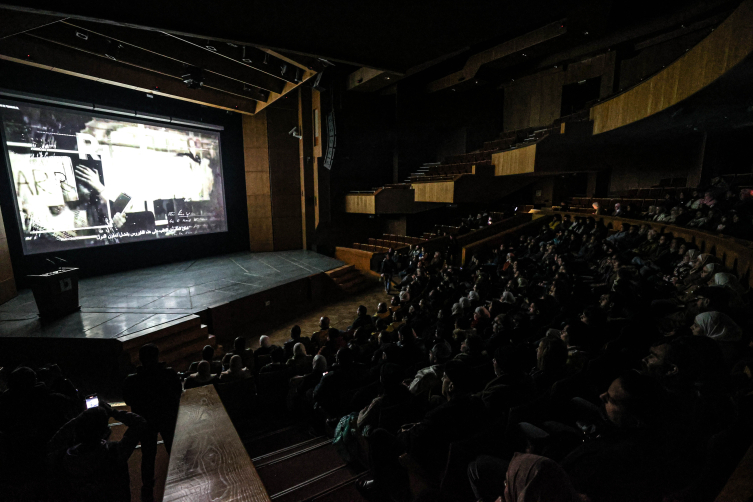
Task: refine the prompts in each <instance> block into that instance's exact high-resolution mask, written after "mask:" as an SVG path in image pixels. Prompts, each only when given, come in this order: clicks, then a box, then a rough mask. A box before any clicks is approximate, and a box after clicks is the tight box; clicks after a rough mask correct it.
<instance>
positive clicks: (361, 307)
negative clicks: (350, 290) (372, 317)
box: [356, 305, 366, 316]
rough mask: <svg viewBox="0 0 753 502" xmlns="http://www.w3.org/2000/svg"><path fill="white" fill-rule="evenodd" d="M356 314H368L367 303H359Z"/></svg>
mask: <svg viewBox="0 0 753 502" xmlns="http://www.w3.org/2000/svg"><path fill="white" fill-rule="evenodd" d="M356 315H358V316H362V315H366V306H365V305H359V306H358V309H356Z"/></svg>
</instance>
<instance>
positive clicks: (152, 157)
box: [0, 101, 227, 254]
mask: <svg viewBox="0 0 753 502" xmlns="http://www.w3.org/2000/svg"><path fill="white" fill-rule="evenodd" d="M0 118H2V127H3V133H4V135H3V140H4V143H5V150H6V152H7V155H8V157H7V159H8V163H9V168H10V174H11V178H12V180H13V187H14V190H15V197H16V205H17V210H18V217H19V223H20V227H21V231H22V234H23V235H22V238H23V246H24V253H26V254H34V253H46V252H52V251H58V250H63V249H72V248H81V247H89V246H101V245H111V244H120V243H126V242H134V241H142V240H149V239H160V238H165V237H178V236H185V235H194V234H203V233H211V232H224V231H227V223H226V219H225V203H224V190H223V183H222V165H221V162H220V135H219V133H218V132H213V131H204V130H188V129H186V130H183V129H176V128H172V127H162V126H160V125H153V124H144V123H139V122H133V121H125V120H117V119H112V118H100V117H97V116H93V115H92V114H88V113H86V112H72V111H67V110H60V109H57V108H52V107H47V106H43V105H36V104H34V105H29V104H23V103H13V102H5V101H3V102H0ZM133 120H137V119H133Z"/></svg>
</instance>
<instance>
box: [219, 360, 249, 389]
mask: <svg viewBox="0 0 753 502" xmlns="http://www.w3.org/2000/svg"><path fill="white" fill-rule="evenodd" d="M251 377H252V375H251V372H250V371H248V369H246V368H244V367H243V359H241V356H238V355H234V356H233V357H231V358H230V369H229V370H227V371H223V372H222V373H220V378H219V382H220V383H227V382H237V381H239V380H246V379H247V378H251Z"/></svg>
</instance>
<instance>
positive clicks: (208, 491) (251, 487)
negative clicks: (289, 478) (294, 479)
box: [163, 385, 271, 502]
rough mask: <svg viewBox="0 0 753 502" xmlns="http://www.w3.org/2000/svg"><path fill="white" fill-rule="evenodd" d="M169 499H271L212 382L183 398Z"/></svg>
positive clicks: (167, 491) (168, 485) (263, 501)
mask: <svg viewBox="0 0 753 502" xmlns="http://www.w3.org/2000/svg"><path fill="white" fill-rule="evenodd" d="M163 500H164V501H165V502H173V501H175V502H177V501H184V500H217V501H221V500H228V501H230V500H232V501H234V502H235V501H237V502H270V500H271V499H270V497H269V494H268V493H267V490H266V488H264V485H263V484H262V482H261V479H260V478H259V475H258V473H257V472H256V469H255V468H254V464H253V462H251V457H249V455H248V453H247V452H246V448H245V447H244V446H243V443H242V442H241V439H240V437H239V436H238V433H237V432H236V430H235V427H233V423H232V422H231V421H230V417H229V416H228V414H227V412H226V411H225V407H224V406H223V404H222V401H221V400H220V397H219V395H217V391H216V390H215V388H214V386H212V385H207V386H204V387H199V388H196V389H191V390H187V391H186V392H185V393H184V394H183V396H182V398H181V400H180V409H179V410H178V422H177V424H176V426H175V439H174V441H173V448H172V452H171V455H170V464H169V466H168V470H167V481H166V482H165V495H164V498H163Z"/></svg>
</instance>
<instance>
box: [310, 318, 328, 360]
mask: <svg viewBox="0 0 753 502" xmlns="http://www.w3.org/2000/svg"><path fill="white" fill-rule="evenodd" d="M319 328H320V329H319V331H316V332H315V333H314V334H313V335H312V336H311V350H312V352H318V351H319V349H321V348H322V347H324V346H325V345H326V344H327V342H328V341H329V317H326V316H325V317H322V318H321V319H319Z"/></svg>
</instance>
